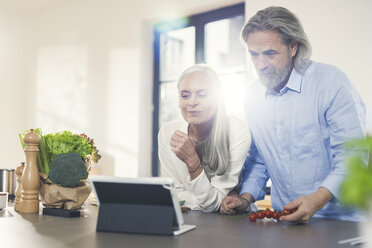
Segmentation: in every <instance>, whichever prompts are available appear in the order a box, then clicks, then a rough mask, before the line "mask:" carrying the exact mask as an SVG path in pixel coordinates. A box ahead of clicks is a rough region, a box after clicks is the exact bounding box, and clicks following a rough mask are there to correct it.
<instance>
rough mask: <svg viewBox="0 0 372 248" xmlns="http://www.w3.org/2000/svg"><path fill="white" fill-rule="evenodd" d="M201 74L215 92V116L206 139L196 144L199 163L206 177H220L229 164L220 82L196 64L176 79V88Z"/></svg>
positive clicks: (224, 112) (207, 68)
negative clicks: (196, 74)
mask: <svg viewBox="0 0 372 248" xmlns="http://www.w3.org/2000/svg"><path fill="white" fill-rule="evenodd" d="M195 72H198V73H201V74H202V75H203V76H205V77H206V78H207V79H208V80H209V81H210V82H211V83H212V87H214V90H216V92H217V93H216V95H217V97H216V100H217V101H216V104H217V108H216V114H215V116H214V121H213V124H212V128H211V130H210V132H209V133H208V135H207V137H206V138H205V139H204V140H203V141H201V142H198V143H197V147H198V148H199V149H200V151H201V153H202V158H201V163H202V166H203V168H204V170H205V172H206V173H207V175H210V176H213V175H222V174H224V173H225V172H226V170H227V169H228V164H229V135H228V122H227V115H226V110H225V103H224V101H223V96H222V90H221V82H220V80H219V78H218V76H217V73H216V72H215V71H214V70H213V69H212V68H211V67H209V66H207V65H204V64H196V65H193V66H191V67H189V68H188V69H186V70H185V71H184V72H183V73H182V74H181V75H180V76H179V78H178V80H177V86H178V88H179V85H180V83H181V82H182V81H183V80H184V78H185V77H186V76H188V75H190V74H192V73H195Z"/></svg>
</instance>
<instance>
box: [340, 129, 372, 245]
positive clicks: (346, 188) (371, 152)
mask: <svg viewBox="0 0 372 248" xmlns="http://www.w3.org/2000/svg"><path fill="white" fill-rule="evenodd" d="M345 148H346V151H347V154H348V159H347V166H348V175H347V177H346V178H345V181H344V182H343V184H342V186H341V200H342V202H343V203H344V204H345V205H349V206H354V207H357V208H359V209H361V210H363V211H364V212H365V213H366V215H367V218H368V219H367V220H366V222H363V223H362V224H361V225H362V228H361V229H362V235H363V236H364V237H365V238H366V239H367V240H366V242H367V246H366V247H368V248H372V237H371V236H370V234H371V233H372V136H367V137H366V138H364V139H357V140H353V141H350V142H348V143H346V144H345ZM367 234H368V235H367Z"/></svg>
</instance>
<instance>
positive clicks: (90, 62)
mask: <svg viewBox="0 0 372 248" xmlns="http://www.w3.org/2000/svg"><path fill="white" fill-rule="evenodd" d="M239 2H241V1H232V0H221V1H220V0H218V1H217V0H191V1H181V0H157V1H150V0H138V1H126V0H105V1H103V0H32V1H29V0H19V1H6V0H0V54H1V56H0V84H1V98H0V113H1V116H2V118H1V123H0V126H1V130H2V142H1V143H0V152H1V158H2V162H1V165H0V168H15V167H16V166H18V165H19V164H20V162H22V161H24V160H25V158H24V154H23V151H22V149H21V146H20V143H19V138H18V133H20V132H23V131H24V130H25V129H29V128H33V127H40V128H42V130H43V131H44V133H48V132H55V131H62V130H71V131H73V132H77V133H82V132H84V133H86V134H88V135H89V136H91V137H93V138H94V139H95V143H96V144H97V147H98V149H100V153H101V154H102V156H103V158H102V160H101V161H100V162H99V164H98V165H96V167H97V169H98V170H99V171H100V172H101V173H102V174H109V175H117V176H126V177H136V176H150V174H151V167H150V166H151V142H152V140H151V139H152V129H151V125H152V66H153V54H152V52H153V51H152V45H153V43H152V42H153V36H152V25H153V24H154V23H157V22H160V21H164V20H170V19H173V18H177V17H183V16H188V15H191V14H196V13H201V12H204V11H208V10H212V9H216V8H219V7H223V6H228V5H232V4H236V3H239ZM245 4H246V7H245V8H246V17H247V18H249V17H250V16H252V15H253V14H254V13H255V12H257V10H259V9H262V8H264V7H267V6H270V5H278V6H284V7H287V8H289V9H290V10H291V11H293V12H294V13H296V14H297V16H298V17H299V18H300V20H301V21H302V23H303V25H304V28H305V32H306V33H307V34H308V36H309V39H310V41H311V43H312V46H313V59H314V60H317V61H321V62H324V63H330V64H333V65H336V66H338V67H339V68H340V69H342V70H343V71H344V72H346V73H347V74H348V76H349V77H350V79H351V80H352V81H353V83H354V84H355V85H356V87H357V89H358V91H359V92H360V94H361V96H362V98H363V99H364V101H365V103H366V105H367V106H368V108H370V107H371V106H372V99H371V98H369V94H370V93H371V92H372V86H371V83H370V76H369V73H368V72H369V70H370V68H371V67H372V63H371V61H370V58H371V57H372V47H371V46H370V44H372V29H371V28H370V26H369V20H367V19H368V16H369V14H370V12H371V11H372V1H369V0H356V1H348V0H341V1H336V0H330V1H321V0H313V1H295V0H286V1H285V0H277V1H274V0H266V1H261V0H246V1H245ZM248 70H249V68H248ZM369 112H370V111H369ZM350 121H353V120H350ZM369 122H370V121H369ZM368 126H369V127H370V126H371V125H370V124H369V125H368Z"/></svg>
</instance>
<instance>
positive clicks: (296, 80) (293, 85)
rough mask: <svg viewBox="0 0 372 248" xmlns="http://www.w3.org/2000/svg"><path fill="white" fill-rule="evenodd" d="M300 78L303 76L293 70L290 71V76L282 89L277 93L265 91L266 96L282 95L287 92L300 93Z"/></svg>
mask: <svg viewBox="0 0 372 248" xmlns="http://www.w3.org/2000/svg"><path fill="white" fill-rule="evenodd" d="M302 78H303V75H301V74H300V73H298V72H297V70H296V69H295V68H293V69H292V72H291V75H290V76H289V79H288V82H287V84H286V85H285V86H284V87H283V89H281V90H280V92H279V93H276V92H271V91H268V90H266V94H265V95H266V96H267V95H282V94H284V93H286V92H287V91H288V90H292V91H296V92H298V93H300V92H301V86H302Z"/></svg>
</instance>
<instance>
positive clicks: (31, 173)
mask: <svg viewBox="0 0 372 248" xmlns="http://www.w3.org/2000/svg"><path fill="white" fill-rule="evenodd" d="M23 141H24V142H25V144H26V148H25V154H26V166H25V168H24V170H23V173H22V196H21V212H22V213H39V191H40V177H39V170H38V168H37V162H36V157H37V154H38V152H39V147H38V145H39V143H40V135H38V134H37V133H35V132H34V129H31V130H30V132H28V133H26V134H25V136H24V137H23Z"/></svg>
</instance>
